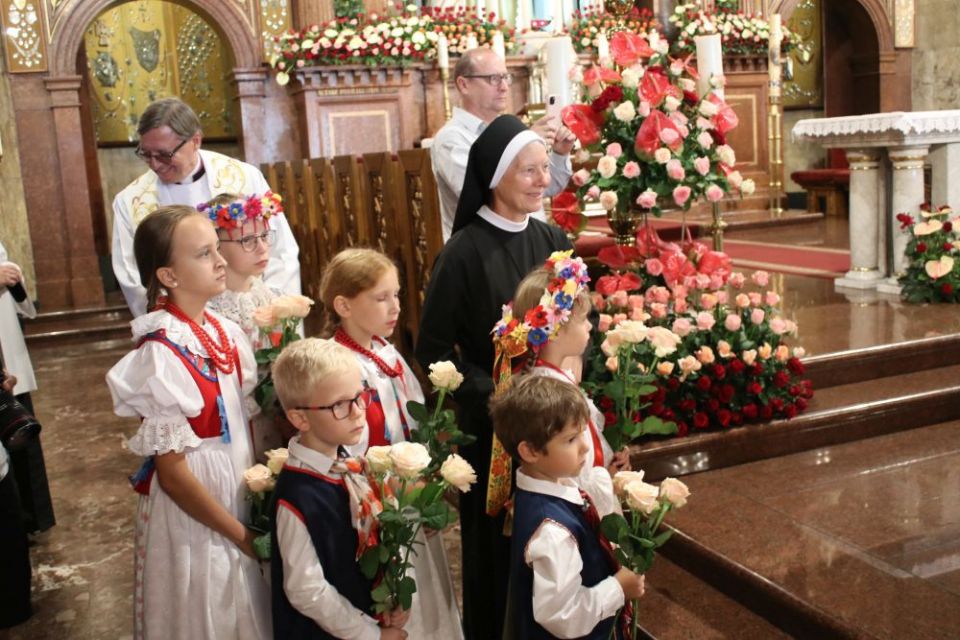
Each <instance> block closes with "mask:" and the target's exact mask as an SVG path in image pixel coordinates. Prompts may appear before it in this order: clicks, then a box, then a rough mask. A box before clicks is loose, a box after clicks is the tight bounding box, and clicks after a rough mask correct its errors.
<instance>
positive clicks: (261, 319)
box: [253, 305, 279, 329]
mask: <svg viewBox="0 0 960 640" xmlns="http://www.w3.org/2000/svg"><path fill="white" fill-rule="evenodd" d="M278 322H279V320H278V319H277V314H276V313H275V312H274V310H273V306H272V305H267V306H265V307H257V308H256V309H254V310H253V324H255V325H257V326H258V327H260V328H261V329H270V328H271V327H274V326H276V324H277V323H278Z"/></svg>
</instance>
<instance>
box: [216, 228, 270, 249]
mask: <svg viewBox="0 0 960 640" xmlns="http://www.w3.org/2000/svg"><path fill="white" fill-rule="evenodd" d="M276 239H277V231H276V230H275V229H267V230H266V231H262V232H260V233H254V234H252V235H249V236H243V237H242V238H237V239H236V240H229V239H226V240H225V239H223V238H221V239H220V242H239V243H240V247H241V248H242V249H243V250H244V251H246V252H247V253H250V252H252V251H256V250H257V241H258V240H259V241H260V242H262V243H263V244H265V245H266V246H268V247H272V246H273V243H274V242H275V241H276Z"/></svg>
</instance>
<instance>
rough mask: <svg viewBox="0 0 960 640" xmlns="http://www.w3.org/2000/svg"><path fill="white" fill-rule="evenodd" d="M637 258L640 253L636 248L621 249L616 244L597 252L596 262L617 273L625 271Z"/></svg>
mask: <svg viewBox="0 0 960 640" xmlns="http://www.w3.org/2000/svg"><path fill="white" fill-rule="evenodd" d="M639 258H640V252H639V251H638V250H637V248H636V247H621V246H620V245H616V244H615V245H611V246H609V247H604V248H602V249H600V251H598V252H597V260H599V261H600V262H601V263H602V264H605V265H607V266H608V267H610V268H611V269H614V270H617V271H619V270H620V269H626V268H627V267H629V266H630V264H631V263H633V262H636V261H637V260H639Z"/></svg>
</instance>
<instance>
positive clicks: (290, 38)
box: [270, 5, 516, 85]
mask: <svg viewBox="0 0 960 640" xmlns="http://www.w3.org/2000/svg"><path fill="white" fill-rule="evenodd" d="M498 31H499V32H501V33H502V34H503V41H504V46H505V48H506V50H507V51H510V50H511V49H512V48H513V47H514V46H515V44H516V42H515V39H514V33H515V31H514V29H513V27H511V26H510V25H508V24H507V23H506V21H505V20H497V19H496V14H494V13H492V12H491V13H490V14H488V15H487V16H484V18H482V19H481V18H478V17H477V15H476V12H472V13H471V12H468V11H467V10H466V9H464V8H462V7H461V8H457V9H454V8H452V7H448V8H445V9H442V8H439V7H424V8H422V9H417V8H416V7H415V6H413V5H409V6H407V7H406V8H405V9H403V11H402V12H401V13H399V14H397V15H393V16H378V15H377V14H374V13H372V14H370V15H364V14H359V15H357V16H355V17H352V18H345V17H343V18H337V19H335V20H331V21H330V22H327V23H325V24H322V25H311V26H309V27H306V28H305V29H302V30H300V31H292V30H291V31H290V32H289V33H285V34H282V35H279V36H276V37H275V38H274V51H273V53H272V55H271V57H270V66H271V67H273V68H274V69H275V70H276V71H277V78H276V79H277V83H278V84H280V85H285V84H287V83H288V82H290V74H291V73H293V72H295V71H296V70H298V69H303V68H306V67H313V66H323V65H345V64H365V65H370V66H391V65H394V66H396V65H399V66H404V65H408V64H413V63H416V62H423V61H425V60H434V59H436V56H437V42H438V41H439V39H440V36H441V35H444V36H446V38H447V41H448V45H449V51H450V53H453V54H456V53H463V52H465V51H466V50H467V39H468V36H470V35H473V36H475V37H476V39H477V44H478V45H479V46H483V45H484V44H488V43H492V42H493V36H494V34H495V33H497V32H498Z"/></svg>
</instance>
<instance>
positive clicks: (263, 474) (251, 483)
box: [243, 464, 276, 493]
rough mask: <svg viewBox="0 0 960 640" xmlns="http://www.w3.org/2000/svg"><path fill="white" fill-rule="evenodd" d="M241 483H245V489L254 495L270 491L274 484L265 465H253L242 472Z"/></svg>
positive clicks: (271, 475)
mask: <svg viewBox="0 0 960 640" xmlns="http://www.w3.org/2000/svg"><path fill="white" fill-rule="evenodd" d="M243 481H244V482H246V483H247V488H248V489H250V491H253V492H254V493H260V492H261V491H270V490H271V489H273V487H274V485H275V484H276V480H274V478H273V474H272V473H270V469H269V467H267V465H265V464H255V465H253V466H252V467H250V468H249V469H247V470H246V471H244V472H243Z"/></svg>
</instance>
